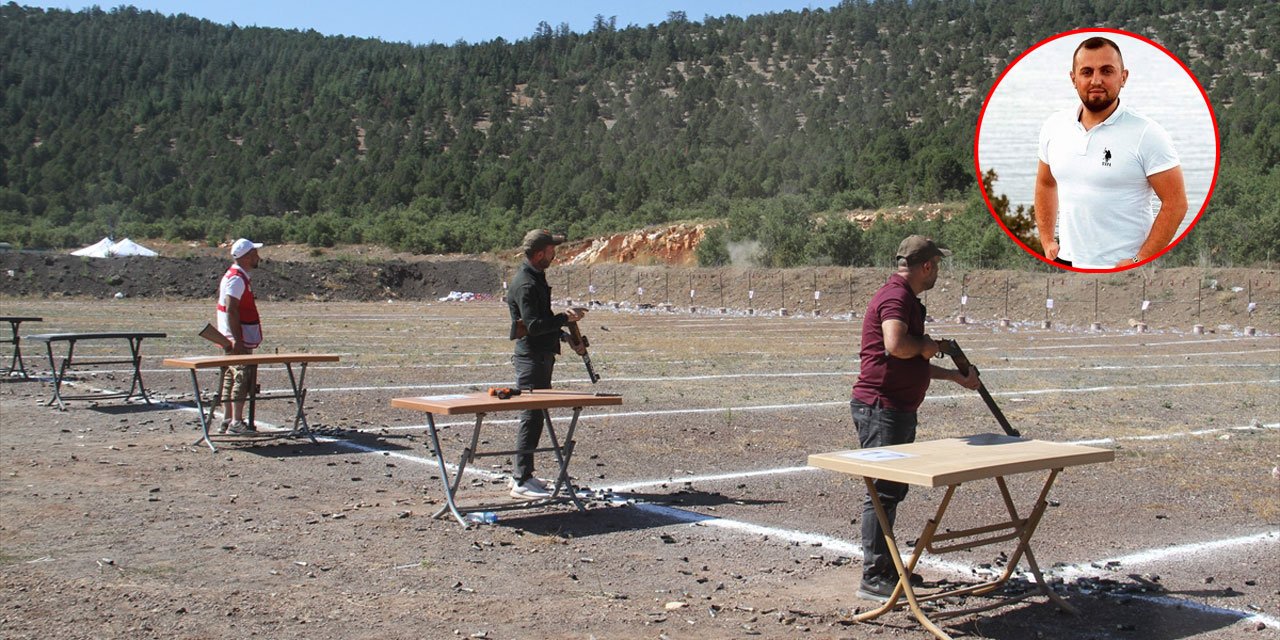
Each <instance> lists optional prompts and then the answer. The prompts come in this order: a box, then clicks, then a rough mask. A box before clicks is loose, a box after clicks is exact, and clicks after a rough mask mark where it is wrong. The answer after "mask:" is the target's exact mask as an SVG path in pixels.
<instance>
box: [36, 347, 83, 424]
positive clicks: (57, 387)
mask: <svg viewBox="0 0 1280 640" xmlns="http://www.w3.org/2000/svg"><path fill="white" fill-rule="evenodd" d="M44 346H45V349H46V350H48V352H49V370H50V372H51V373H52V374H53V397H52V398H50V399H49V401H48V402H46V403H44V406H46V407H51V406H53V403H54V402H57V403H58V409H59V410H61V411H66V410H67V405H66V403H64V402H63V401H62V380H63V378H64V377H65V376H66V375H67V367H69V366H70V365H71V356H72V354H73V353H74V352H75V350H76V341H75V340H68V341H67V357H66V358H63V359H62V366H58V364H57V363H56V362H55V361H54V358H53V341H52V340H50V341H49V342H46V343H44Z"/></svg>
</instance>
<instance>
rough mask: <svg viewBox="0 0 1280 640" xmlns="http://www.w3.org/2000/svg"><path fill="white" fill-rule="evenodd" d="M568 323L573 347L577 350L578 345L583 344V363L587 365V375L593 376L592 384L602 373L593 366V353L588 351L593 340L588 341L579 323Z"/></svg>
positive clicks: (570, 343)
mask: <svg viewBox="0 0 1280 640" xmlns="http://www.w3.org/2000/svg"><path fill="white" fill-rule="evenodd" d="M568 324H569V346H570V347H573V350H574V351H577V350H578V346H579V345H581V347H582V364H585V365H587V377H588V378H591V384H595V383H597V382H599V381H600V375H599V374H597V373H596V369H595V367H593V366H591V354H589V353H587V347H589V346H591V342H590V341H588V340H587V337H586V336H584V335H582V332H581V331H579V330H578V323H576V322H570V323H568Z"/></svg>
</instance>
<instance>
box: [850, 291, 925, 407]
mask: <svg viewBox="0 0 1280 640" xmlns="http://www.w3.org/2000/svg"><path fill="white" fill-rule="evenodd" d="M885 320H901V321H902V322H905V323H906V325H907V333H908V334H910V335H913V336H923V335H924V305H923V304H921V303H920V298H917V297H916V294H915V292H914V291H912V290H911V287H910V286H908V285H907V281H906V279H905V278H903V277H902V276H900V275H898V274H896V273H895V274H893V275H891V276H889V281H888V282H886V283H885V284H884V286H883V287H880V290H879V291H877V292H876V295H874V296H872V298H871V302H870V303H869V304H868V305H867V314H866V316H865V317H863V319H862V351H860V352H859V356H860V357H861V358H862V367H861V369H860V370H859V371H858V381H857V382H855V383H854V384H853V398H854V399H855V400H858V401H860V402H865V403H867V404H872V405H873V404H875V403H876V400H879V401H880V402H881V405H882V406H885V407H888V408H890V409H893V410H895V411H915V410H916V409H918V408H920V403H922V402H924V394H925V392H926V391H928V390H929V360H928V359H927V358H924V357H922V356H916V357H914V358H908V359H905V360H904V359H902V358H895V357H893V356H891V355H889V353H888V352H887V351H885V348H884V328H883V323H884V321H885Z"/></svg>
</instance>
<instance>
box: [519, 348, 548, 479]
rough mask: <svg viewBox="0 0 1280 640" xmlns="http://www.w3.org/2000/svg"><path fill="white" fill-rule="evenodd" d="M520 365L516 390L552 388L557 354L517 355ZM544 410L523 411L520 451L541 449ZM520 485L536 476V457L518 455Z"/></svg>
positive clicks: (530, 454)
mask: <svg viewBox="0 0 1280 640" xmlns="http://www.w3.org/2000/svg"><path fill="white" fill-rule="evenodd" d="M511 363H512V364H514V365H515V366H516V387H517V388H520V389H550V388H551V370H552V369H553V368H555V366H556V354H554V353H537V352H535V353H531V354H529V355H519V354H516V355H514V356H512V357H511ZM542 415H543V414H542V410H541V409H539V410H537V411H521V412H520V430H519V431H518V432H516V449H519V450H526V449H537V448H538V441H539V440H541V439H542ZM511 475H512V477H513V478H515V480H516V482H524V481H525V480H528V479H529V478H530V477H532V476H533V454H532V453H518V454H516V465H515V469H514V470H513V471H512V474H511Z"/></svg>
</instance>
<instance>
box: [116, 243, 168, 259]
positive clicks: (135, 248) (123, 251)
mask: <svg viewBox="0 0 1280 640" xmlns="http://www.w3.org/2000/svg"><path fill="white" fill-rule="evenodd" d="M110 253H111V255H113V256H146V257H148V258H154V257H155V256H158V255H160V254H158V253H156V252H155V251H152V250H150V249H148V248H146V247H144V246H142V245H140V244H138V243H136V242H134V241H132V240H130V239H128V238H125V239H124V240H121V241H120V242H117V243H115V244H113V245H111V251H110Z"/></svg>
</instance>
